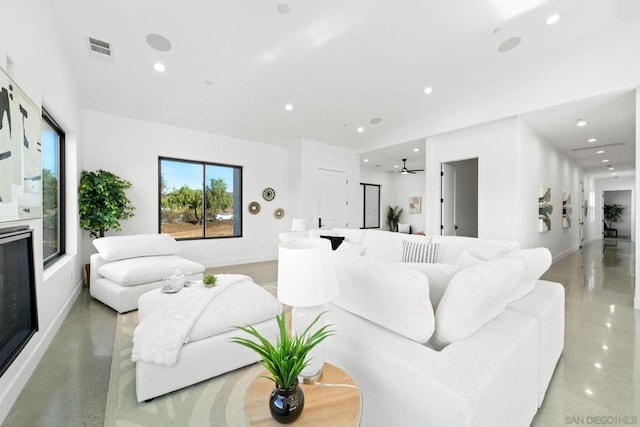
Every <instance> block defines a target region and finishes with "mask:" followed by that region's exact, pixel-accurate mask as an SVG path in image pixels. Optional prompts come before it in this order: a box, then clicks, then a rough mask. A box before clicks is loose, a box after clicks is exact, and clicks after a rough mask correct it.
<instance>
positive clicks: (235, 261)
mask: <svg viewBox="0 0 640 427" xmlns="http://www.w3.org/2000/svg"><path fill="white" fill-rule="evenodd" d="M277 259H278V257H277V256H276V255H266V256H259V257H247V258H227V259H216V260H211V261H205V262H202V264H203V265H204V266H205V267H206V268H212V267H225V266H227V265H240V264H251V263H254V262H265V261H275V260H277Z"/></svg>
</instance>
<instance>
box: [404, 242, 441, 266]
mask: <svg viewBox="0 0 640 427" xmlns="http://www.w3.org/2000/svg"><path fill="white" fill-rule="evenodd" d="M438 246H439V243H418V242H409V241H408V240H403V241H402V262H423V263H429V264H434V263H436V262H438Z"/></svg>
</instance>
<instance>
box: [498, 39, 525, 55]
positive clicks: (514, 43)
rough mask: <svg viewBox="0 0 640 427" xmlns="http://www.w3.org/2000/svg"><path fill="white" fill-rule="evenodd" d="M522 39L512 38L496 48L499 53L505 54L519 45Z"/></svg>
mask: <svg viewBox="0 0 640 427" xmlns="http://www.w3.org/2000/svg"><path fill="white" fill-rule="evenodd" d="M521 41H522V38H520V37H512V38H510V39H509V40H505V41H504V42H503V43H502V44H501V45H500V46H498V51H499V52H507V51H509V50H511V49H513V48H515V47H516V46H518V45H519V44H520V42H521Z"/></svg>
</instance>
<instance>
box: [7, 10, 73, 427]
mask: <svg viewBox="0 0 640 427" xmlns="http://www.w3.org/2000/svg"><path fill="white" fill-rule="evenodd" d="M7 58H10V60H11V62H12V63H13V66H12V69H13V77H14V80H15V81H16V82H17V84H18V85H19V86H20V87H21V88H22V89H23V90H24V91H25V92H26V93H27V95H29V97H30V98H31V99H32V100H33V101H34V102H35V103H36V104H38V105H44V106H45V108H46V109H47V110H48V111H49V113H50V114H51V115H52V116H53V117H54V118H55V119H56V120H57V121H58V123H59V124H60V125H61V126H62V128H63V130H64V131H65V132H66V136H67V142H66V149H67V154H66V166H67V170H66V175H67V184H66V193H67V201H66V212H67V220H66V227H67V255H66V256H65V257H63V258H62V259H60V260H58V261H57V262H56V263H55V264H53V265H52V266H50V267H49V268H47V270H46V271H43V268H42V221H41V220H29V221H14V222H11V223H3V224H0V227H2V226H5V225H6V226H11V225H21V224H27V225H29V226H30V227H31V228H32V229H33V230H34V236H35V241H34V249H35V267H36V291H37V298H38V299H37V303H38V320H39V326H40V329H39V331H38V332H37V333H36V334H35V335H34V336H33V337H32V338H31V340H30V341H29V343H28V344H27V345H26V347H25V348H24V349H23V350H22V352H21V353H20V355H19V356H18V357H17V358H16V360H14V362H13V364H12V365H11V366H10V367H9V369H8V370H7V371H6V372H5V373H4V374H3V375H2V377H0V423H2V420H4V418H5V417H6V415H7V413H8V412H9V410H10V409H11V406H12V405H13V403H14V401H15V400H16V398H17V397H18V395H19V393H20V391H21V390H22V388H23V387H24V385H25V384H26V382H27V380H28V379H29V377H30V376H31V374H32V372H33V370H34V369H35V367H36V365H37V364H38V362H39V361H40V359H41V357H42V355H43V354H44V351H45V350H46V349H47V347H48V345H49V343H50V342H51V339H52V338H53V336H54V335H55V333H56V332H57V331H58V329H59V327H60V325H61V323H62V321H63V320H64V318H65V316H66V315H67V313H68V311H69V309H70V308H71V306H72V305H73V302H74V301H75V299H76V298H77V296H78V294H79V292H80V289H81V286H82V267H81V262H80V259H79V257H78V256H77V254H78V251H79V246H80V243H81V242H79V240H78V232H77V225H76V224H77V222H78V218H77V214H76V212H77V210H78V209H77V197H76V188H77V182H78V164H77V158H78V155H77V153H78V151H81V146H82V141H83V138H82V112H81V105H80V100H79V96H78V90H77V87H76V84H75V79H74V76H73V74H72V73H71V70H70V69H69V67H68V65H67V62H66V59H65V52H64V49H63V48H62V44H61V42H60V40H59V39H58V34H57V29H56V25H55V22H54V18H53V13H52V11H51V6H50V2H48V1H45V0H33V1H22V0H5V1H3V2H2V25H0V66H2V67H3V68H4V69H5V70H6V69H7Z"/></svg>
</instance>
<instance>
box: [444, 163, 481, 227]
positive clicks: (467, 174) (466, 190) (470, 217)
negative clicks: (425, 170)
mask: <svg viewBox="0 0 640 427" xmlns="http://www.w3.org/2000/svg"><path fill="white" fill-rule="evenodd" d="M441 167H442V168H441V171H440V179H441V185H440V189H441V195H440V204H441V215H440V217H441V221H442V222H441V224H440V234H442V235H443V236H466V237H478V158H473V159H467V160H459V161H455V162H448V163H442V166H441Z"/></svg>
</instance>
